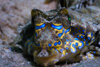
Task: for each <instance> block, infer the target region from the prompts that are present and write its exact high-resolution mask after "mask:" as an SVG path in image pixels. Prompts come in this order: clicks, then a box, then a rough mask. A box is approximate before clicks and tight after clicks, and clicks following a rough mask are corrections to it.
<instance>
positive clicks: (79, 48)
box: [20, 8, 99, 66]
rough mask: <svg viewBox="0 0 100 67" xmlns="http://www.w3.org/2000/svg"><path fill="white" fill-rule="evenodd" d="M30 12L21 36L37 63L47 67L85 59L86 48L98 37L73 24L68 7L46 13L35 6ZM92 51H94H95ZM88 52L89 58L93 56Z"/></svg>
mask: <svg viewBox="0 0 100 67" xmlns="http://www.w3.org/2000/svg"><path fill="white" fill-rule="evenodd" d="M31 15H32V21H31V23H30V24H29V25H27V26H26V27H25V28H24V29H23V30H22V32H21V33H20V35H21V38H22V41H23V43H24V49H25V50H27V51H28V53H29V54H33V57H34V61H35V62H37V63H38V64H40V65H43V66H48V65H52V64H56V63H57V62H62V61H67V62H77V61H80V60H81V59H82V58H81V56H82V57H83V58H84V59H87V58H86V57H85V55H83V53H84V52H85V51H84V50H85V49H86V47H89V46H90V45H91V44H92V43H93V42H94V41H95V39H96V37H95V35H94V32H93V31H92V30H88V29H87V30H86V29H84V28H83V27H80V26H71V19H70V17H69V15H68V11H67V9H65V8H63V9H61V10H59V11H56V10H53V11H49V12H46V13H43V12H42V11H40V10H38V9H33V10H32V12H31ZM89 53H92V54H94V53H93V52H92V51H90V52H89ZM89 53H88V54H87V55H89V59H93V57H94V55H92V54H89ZM95 53H96V52H95ZM98 54H99V53H98ZM91 56H92V57H91Z"/></svg>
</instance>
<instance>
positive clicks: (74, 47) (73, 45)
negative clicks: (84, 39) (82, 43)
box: [71, 44, 76, 53]
mask: <svg viewBox="0 0 100 67" xmlns="http://www.w3.org/2000/svg"><path fill="white" fill-rule="evenodd" d="M72 46H73V47H74V49H75V51H73V49H71V52H72V53H75V52H76V47H75V45H74V44H72Z"/></svg>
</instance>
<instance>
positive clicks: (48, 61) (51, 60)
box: [34, 54, 59, 67]
mask: <svg viewBox="0 0 100 67" xmlns="http://www.w3.org/2000/svg"><path fill="white" fill-rule="evenodd" d="M34 61H35V62H36V63H37V64H40V65H43V66H45V67H46V66H49V65H53V64H55V63H57V62H58V61H59V54H54V55H49V56H47V57H39V56H35V57H34Z"/></svg>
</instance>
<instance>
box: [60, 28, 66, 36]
mask: <svg viewBox="0 0 100 67" xmlns="http://www.w3.org/2000/svg"><path fill="white" fill-rule="evenodd" d="M64 30H65V29H63V31H62V33H59V34H58V37H61V36H62V35H63V33H64Z"/></svg>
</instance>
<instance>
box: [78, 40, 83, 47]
mask: <svg viewBox="0 0 100 67" xmlns="http://www.w3.org/2000/svg"><path fill="white" fill-rule="evenodd" d="M80 42H81V43H82V45H81V46H79V47H78V48H79V49H81V48H82V47H83V46H84V42H83V41H80Z"/></svg>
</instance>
